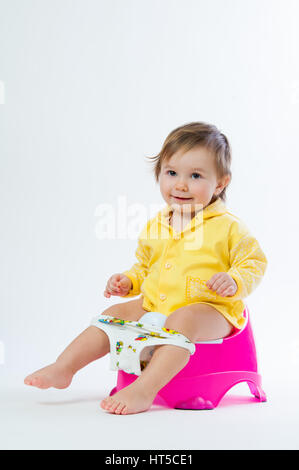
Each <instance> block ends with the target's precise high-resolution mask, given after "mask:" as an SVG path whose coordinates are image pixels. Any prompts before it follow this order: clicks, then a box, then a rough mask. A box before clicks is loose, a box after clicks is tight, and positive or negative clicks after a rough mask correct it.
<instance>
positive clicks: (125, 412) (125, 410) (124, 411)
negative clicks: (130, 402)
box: [121, 405, 128, 415]
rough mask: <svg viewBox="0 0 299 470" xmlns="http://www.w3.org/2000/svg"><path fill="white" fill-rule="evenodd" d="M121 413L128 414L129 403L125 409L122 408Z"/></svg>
mask: <svg viewBox="0 0 299 470" xmlns="http://www.w3.org/2000/svg"><path fill="white" fill-rule="evenodd" d="M121 414H122V415H127V414H128V407H127V405H125V406H124V407H123V409H122V410H121Z"/></svg>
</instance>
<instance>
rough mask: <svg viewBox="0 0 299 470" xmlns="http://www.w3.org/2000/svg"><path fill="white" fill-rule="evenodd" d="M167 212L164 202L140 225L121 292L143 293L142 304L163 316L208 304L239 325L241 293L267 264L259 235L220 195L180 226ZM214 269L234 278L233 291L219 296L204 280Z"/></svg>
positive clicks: (254, 282) (241, 322)
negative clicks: (128, 285)
mask: <svg viewBox="0 0 299 470" xmlns="http://www.w3.org/2000/svg"><path fill="white" fill-rule="evenodd" d="M170 213H171V207H170V206H169V205H167V206H166V207H165V208H164V209H162V210H161V211H159V212H158V214H157V215H156V216H155V217H153V218H152V219H150V220H149V221H148V222H147V224H146V225H145V227H144V228H143V230H142V232H141V234H140V236H139V238H138V247H137V250H136V252H135V255H136V258H137V260H138V262H137V263H135V264H134V265H133V266H132V268H131V269H130V270H128V271H124V272H123V274H125V275H126V276H128V277H129V278H130V279H131V281H132V289H131V290H130V291H129V292H128V294H127V295H126V296H123V297H133V296H136V295H139V294H140V293H142V294H143V308H144V309H146V310H148V311H152V312H160V313H163V314H165V315H167V316H168V315H170V314H171V313H172V312H173V311H174V310H176V309H178V308H180V307H183V306H185V305H189V304H192V303H197V302H200V303H205V304H209V305H211V306H212V307H214V308H216V309H217V310H218V311H219V312H221V313H222V314H223V315H224V316H225V318H227V320H229V321H230V323H232V324H233V325H234V326H235V327H236V328H239V329H240V328H242V326H243V325H244V323H245V319H244V317H243V311H244V308H245V304H244V302H243V300H242V299H244V298H245V297H247V296H248V295H249V294H250V293H251V292H252V291H253V290H254V289H255V288H256V287H257V285H258V284H259V283H260V281H261V279H262V277H263V275H264V273H265V270H266V267H267V259H266V256H265V254H264V253H263V251H262V250H261V248H260V246H259V244H258V242H257V240H256V239H255V238H254V237H253V236H252V235H251V233H250V232H249V230H248V228H247V227H246V225H245V224H244V223H243V222H242V221H241V220H240V219H239V218H238V217H236V216H235V215H233V214H231V213H230V212H228V210H227V208H226V206H225V204H224V203H223V201H222V200H221V199H219V198H218V199H217V200H216V201H215V202H213V203H212V204H210V205H209V206H207V207H205V208H204V209H203V210H201V211H199V212H197V214H196V215H195V217H193V219H192V220H191V221H190V222H189V223H188V225H187V226H186V227H185V228H184V230H183V231H181V232H176V231H175V230H174V229H173V228H172V227H171V226H170V225H169V217H170ZM218 272H227V273H228V274H229V275H230V276H231V277H232V278H233V279H234V280H235V281H236V283H237V286H238V290H237V292H236V293H235V295H234V296H231V297H221V296H220V295H218V294H217V293H216V292H215V291H213V290H211V289H209V288H208V287H207V286H206V282H207V281H208V280H209V279H210V278H211V277H212V276H213V274H216V273H218Z"/></svg>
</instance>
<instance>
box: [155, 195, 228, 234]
mask: <svg viewBox="0 0 299 470" xmlns="http://www.w3.org/2000/svg"><path fill="white" fill-rule="evenodd" d="M172 212H173V209H172V207H171V206H170V205H169V204H167V206H165V207H164V208H163V209H162V210H161V211H160V212H159V213H158V216H159V215H160V221H161V224H162V225H164V226H165V227H169V219H170V215H171V213H172ZM226 212H227V208H226V205H225V204H224V202H223V201H222V199H220V198H218V199H216V201H214V202H213V203H212V204H209V205H208V206H206V207H205V208H204V209H203V210H200V211H198V212H197V214H196V215H195V216H194V217H193V219H191V221H190V222H189V224H188V225H187V227H189V228H191V227H196V226H197V225H200V224H201V222H202V220H205V219H209V218H211V217H215V216H218V215H222V214H225V213H226ZM187 227H186V229H187ZM186 229H185V230H186ZM185 230H184V231H185Z"/></svg>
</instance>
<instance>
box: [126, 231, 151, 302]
mask: <svg viewBox="0 0 299 470" xmlns="http://www.w3.org/2000/svg"><path fill="white" fill-rule="evenodd" d="M148 224H149V222H148V223H147V224H146V226H145V228H144V229H143V230H142V232H141V235H140V236H139V238H138V246H137V249H136V251H135V256H136V258H137V260H138V261H137V263H135V264H134V265H133V266H132V267H131V269H129V270H127V271H123V273H122V274H125V275H126V276H127V277H128V278H129V279H131V281H132V287H131V289H130V291H129V292H128V293H127V295H123V296H122V297H134V296H136V295H139V294H140V292H141V285H142V283H143V281H144V279H145V278H146V276H147V274H148V270H149V260H150V251H151V250H150V248H149V247H148V246H146V244H145V242H144V237H145V238H146V234H147V233H148V232H147V227H148Z"/></svg>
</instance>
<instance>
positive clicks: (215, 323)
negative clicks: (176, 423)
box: [101, 303, 233, 414]
mask: <svg viewBox="0 0 299 470" xmlns="http://www.w3.org/2000/svg"><path fill="white" fill-rule="evenodd" d="M164 326H165V327H166V328H169V329H173V330H176V331H178V332H179V333H182V334H183V335H185V336H186V337H187V338H188V339H189V340H190V341H192V342H193V343H195V342H197V341H205V340H206V341H208V340H211V339H218V338H224V337H226V336H228V335H229V334H230V333H231V331H232V329H233V327H232V326H231V325H230V323H229V322H228V321H227V320H226V319H225V318H224V317H223V316H222V315H221V314H220V313H219V312H218V311H217V310H216V309H213V307H211V306H209V305H206V304H199V303H198V304H192V305H188V306H186V307H182V308H180V309H178V310H176V311H175V312H173V313H172V314H171V315H170V316H169V317H167V320H166V323H165V325H164ZM203 332H204V333H203ZM189 356H190V353H189V351H188V350H187V349H183V348H180V347H178V346H173V345H162V346H158V347H156V348H155V352H154V354H153V357H152V359H151V361H150V362H149V364H148V365H147V366H146V368H145V369H144V370H143V371H142V373H141V375H140V376H139V377H138V378H137V379H136V380H135V381H134V382H133V383H132V384H130V385H129V386H128V387H125V388H124V389H122V390H120V391H119V392H117V393H116V394H115V395H112V396H111V397H107V398H106V399H105V400H103V401H102V402H101V407H102V408H103V409H105V410H107V411H109V412H110V413H116V414H131V413H140V412H142V411H146V410H147V409H148V408H149V407H150V406H151V404H152V402H153V401H154V398H155V396H156V395H157V393H158V392H159V390H161V388H163V387H164V386H165V385H166V384H167V383H168V382H169V381H170V380H171V379H172V378H173V377H174V376H175V375H176V374H177V373H178V372H179V371H180V370H181V369H182V368H183V367H185V365H186V364H187V363H188V361H189Z"/></svg>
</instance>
